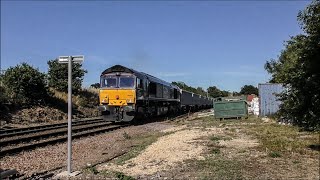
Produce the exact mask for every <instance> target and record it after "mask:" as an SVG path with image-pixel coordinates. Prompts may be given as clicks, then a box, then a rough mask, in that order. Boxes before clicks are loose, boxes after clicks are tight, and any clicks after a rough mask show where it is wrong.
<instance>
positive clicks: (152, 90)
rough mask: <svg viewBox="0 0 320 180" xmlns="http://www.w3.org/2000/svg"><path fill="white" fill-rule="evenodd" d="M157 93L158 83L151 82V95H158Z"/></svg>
mask: <svg viewBox="0 0 320 180" xmlns="http://www.w3.org/2000/svg"><path fill="white" fill-rule="evenodd" d="M156 93H157V84H156V83H154V82H150V84H149V96H150V97H156Z"/></svg>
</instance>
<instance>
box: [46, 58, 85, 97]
mask: <svg viewBox="0 0 320 180" xmlns="http://www.w3.org/2000/svg"><path fill="white" fill-rule="evenodd" d="M48 65H49V70H48V85H49V87H52V88H54V89H56V90H58V91H62V92H68V64H59V62H58V60H57V59H55V60H50V61H48ZM85 73H87V71H86V70H84V69H82V65H81V64H73V65H72V91H73V93H75V94H77V93H78V92H79V91H80V90H81V86H82V81H83V76H84V74H85Z"/></svg>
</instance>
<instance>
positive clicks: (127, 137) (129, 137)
mask: <svg viewBox="0 0 320 180" xmlns="http://www.w3.org/2000/svg"><path fill="white" fill-rule="evenodd" d="M122 135H123V137H124V138H125V139H131V136H130V135H129V134H128V133H127V132H124V133H123V134H122Z"/></svg>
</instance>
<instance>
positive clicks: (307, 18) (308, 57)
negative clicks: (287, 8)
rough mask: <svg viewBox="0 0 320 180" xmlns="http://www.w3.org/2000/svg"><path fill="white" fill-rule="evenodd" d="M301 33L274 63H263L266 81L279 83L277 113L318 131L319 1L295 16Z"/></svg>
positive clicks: (287, 45) (319, 96) (319, 73)
mask: <svg viewBox="0 0 320 180" xmlns="http://www.w3.org/2000/svg"><path fill="white" fill-rule="evenodd" d="M298 21H299V23H300V25H301V28H302V29H303V30H304V32H305V34H300V35H297V36H294V37H291V39H290V40H289V41H287V42H286V44H285V49H284V50H283V51H282V52H281V53H280V56H279V58H278V59H277V60H274V59H272V60H270V61H267V63H266V64H265V69H266V70H267V71H268V72H269V73H270V74H271V75H272V78H271V80H270V82H275V83H282V84H283V85H284V86H285V87H286V90H285V92H283V93H282V94H281V95H280V99H281V100H282V105H281V106H280V111H279V114H280V115H281V117H283V118H284V119H287V120H289V121H291V122H293V123H294V124H296V125H299V126H303V127H305V128H308V129H320V123H319V119H320V81H319V79H320V71H319V69H320V67H319V64H320V63H319V59H320V44H319V42H320V1H319V0H316V1H313V2H312V3H311V4H310V5H308V7H307V8H306V9H305V10H304V11H300V12H299V14H298Z"/></svg>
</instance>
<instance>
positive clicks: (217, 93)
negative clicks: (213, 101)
mask: <svg viewBox="0 0 320 180" xmlns="http://www.w3.org/2000/svg"><path fill="white" fill-rule="evenodd" d="M207 91H208V94H209V96H211V97H214V98H216V97H227V96H228V95H229V92H228V91H221V90H220V89H219V88H217V87H216V86H210V87H208V89H207Z"/></svg>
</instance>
